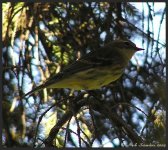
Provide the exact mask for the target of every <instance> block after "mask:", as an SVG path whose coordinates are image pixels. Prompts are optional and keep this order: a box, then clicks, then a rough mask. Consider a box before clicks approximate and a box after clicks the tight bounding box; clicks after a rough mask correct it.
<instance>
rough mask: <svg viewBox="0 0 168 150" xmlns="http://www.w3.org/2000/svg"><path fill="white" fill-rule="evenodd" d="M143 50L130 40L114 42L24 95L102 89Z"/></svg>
mask: <svg viewBox="0 0 168 150" xmlns="http://www.w3.org/2000/svg"><path fill="white" fill-rule="evenodd" d="M140 50H144V49H143V48H138V47H137V46H136V45H135V44H134V43H133V42H131V41H130V40H122V39H117V40H114V41H111V42H109V43H108V44H106V45H104V46H102V47H100V48H98V49H97V50H94V51H91V52H89V53H88V54H86V55H84V56H83V57H81V58H80V59H78V60H76V61H75V62H73V63H72V64H70V65H68V66H67V67H65V69H63V70H62V71H61V72H59V73H57V74H56V75H54V76H52V77H50V78H49V79H47V80H46V82H44V83H43V84H41V85H39V86H37V87H35V88H34V89H32V90H31V91H30V92H28V93H26V94H25V95H24V96H23V97H26V96H28V95H31V94H33V93H34V92H38V91H40V90H42V89H44V88H69V89H73V90H95V89H100V88H101V87H103V86H105V85H108V84H109V83H111V82H114V81H116V80H117V79H119V78H120V77H121V75H122V74H123V72H124V69H125V68H126V67H127V65H128V62H129V60H130V59H131V58H132V56H133V55H134V53H135V52H137V51H140Z"/></svg>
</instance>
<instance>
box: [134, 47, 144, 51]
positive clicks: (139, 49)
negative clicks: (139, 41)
mask: <svg viewBox="0 0 168 150" xmlns="http://www.w3.org/2000/svg"><path fill="white" fill-rule="evenodd" d="M136 50H137V51H142V50H145V49H143V48H138V47H136Z"/></svg>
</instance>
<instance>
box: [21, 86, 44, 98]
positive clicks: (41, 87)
mask: <svg viewBox="0 0 168 150" xmlns="http://www.w3.org/2000/svg"><path fill="white" fill-rule="evenodd" d="M44 88H45V85H44V84H42V85H40V86H37V87H35V88H34V89H33V90H31V91H30V92H28V93H26V94H25V95H23V98H24V97H26V96H28V95H32V94H33V93H35V92H38V91H40V90H42V89H44Z"/></svg>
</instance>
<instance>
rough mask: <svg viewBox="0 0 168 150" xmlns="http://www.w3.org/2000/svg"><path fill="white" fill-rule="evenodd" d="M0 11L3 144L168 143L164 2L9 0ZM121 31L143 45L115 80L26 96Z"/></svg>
mask: <svg viewBox="0 0 168 150" xmlns="http://www.w3.org/2000/svg"><path fill="white" fill-rule="evenodd" d="M2 11H3V13H2V19H3V20H2V21H3V24H2V26H3V28H2V43H3V45H2V63H3V72H2V77H3V80H2V82H3V88H2V90H3V91H2V93H3V99H2V107H3V118H2V121H3V129H2V145H3V146H4V147H36V148H37V147H48V146H52V147H113V148H114V147H129V146H136V144H140V145H141V146H142V142H143V145H145V144H146V145H150V144H151V145H154V146H157V147H158V146H159V147H165V144H166V139H165V137H166V132H165V124H166V107H165V106H166V89H165V88H166V62H165V59H166V47H165V46H166V44H165V43H166V41H165V39H166V23H165V18H166V4H165V3H163V2H162V3H161V2H153V3H152V2H150V3H149V2H143V3H140V2H138V3H128V2H120V3H108V2H82V3H72V2H66V3H61V2H53V3H31V2H29V3H26V2H18V3H10V2H7V3H2ZM117 38H127V39H130V40H131V41H133V42H134V43H135V44H136V45H137V47H140V48H144V49H145V50H144V51H141V52H137V53H136V54H135V55H134V57H133V58H132V59H131V61H130V62H129V64H128V66H127V68H126V69H125V72H124V74H123V76H122V77H121V78H120V79H119V80H117V81H116V82H113V83H111V84H109V85H107V86H105V87H102V88H101V89H99V90H94V91H84V90H81V91H72V90H70V89H44V90H42V91H40V92H38V93H35V94H33V95H31V96H28V97H26V98H22V96H23V95H24V94H25V93H27V92H29V91H30V90H31V89H33V88H34V87H36V86H38V85H40V84H42V83H43V82H44V81H45V80H46V79H47V78H48V77H51V76H53V75H55V74H56V73H58V72H60V71H61V70H62V69H63V68H64V67H66V66H67V65H68V64H70V63H72V62H73V61H75V60H77V59H78V58H80V57H81V56H83V55H84V54H86V53H88V52H90V51H92V50H97V49H98V48H99V47H101V46H103V45H104V44H106V43H108V42H110V41H113V40H115V39H117Z"/></svg>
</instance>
